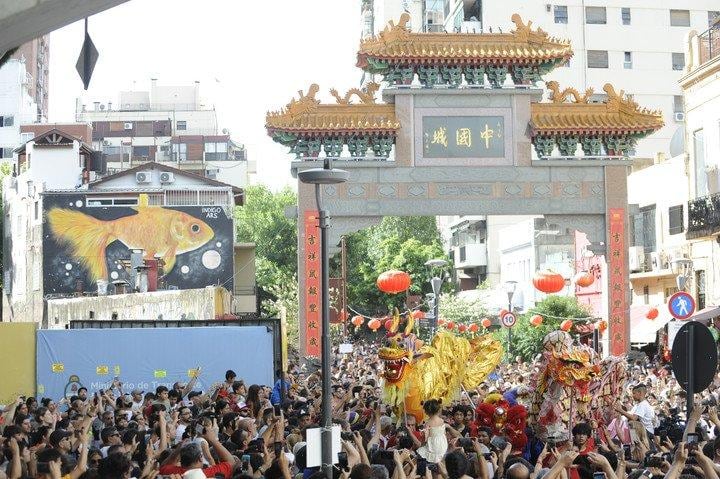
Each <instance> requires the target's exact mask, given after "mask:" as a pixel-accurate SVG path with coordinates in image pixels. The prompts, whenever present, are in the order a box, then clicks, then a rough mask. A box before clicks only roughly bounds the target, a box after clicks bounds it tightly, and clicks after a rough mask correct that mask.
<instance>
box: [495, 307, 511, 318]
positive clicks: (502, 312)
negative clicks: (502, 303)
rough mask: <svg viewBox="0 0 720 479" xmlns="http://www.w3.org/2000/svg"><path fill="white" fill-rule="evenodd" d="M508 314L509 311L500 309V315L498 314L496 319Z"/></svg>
mask: <svg viewBox="0 0 720 479" xmlns="http://www.w3.org/2000/svg"><path fill="white" fill-rule="evenodd" d="M509 312H510V311H508V310H507V309H501V310H500V314H498V317H500V318H502V317H503V316H505V315H506V314H508V313H509Z"/></svg>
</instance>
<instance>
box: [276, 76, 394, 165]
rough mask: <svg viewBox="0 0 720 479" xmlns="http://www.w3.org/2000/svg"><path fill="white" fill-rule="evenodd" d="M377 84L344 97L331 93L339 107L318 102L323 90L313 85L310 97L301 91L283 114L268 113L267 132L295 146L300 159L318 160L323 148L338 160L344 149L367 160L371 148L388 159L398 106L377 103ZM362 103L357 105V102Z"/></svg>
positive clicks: (335, 91) (356, 90) (332, 91)
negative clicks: (316, 158)
mask: <svg viewBox="0 0 720 479" xmlns="http://www.w3.org/2000/svg"><path fill="white" fill-rule="evenodd" d="M378 89H379V85H378V84H376V83H369V84H368V85H367V86H366V88H365V89H363V90H361V89H358V88H352V89H350V90H349V91H348V92H347V93H346V94H345V95H344V96H341V95H340V94H339V93H338V91H337V90H335V89H332V90H330V93H331V94H332V96H334V97H335V100H336V103H321V102H320V100H318V99H316V98H315V95H316V94H317V93H318V92H319V90H320V88H319V87H318V85H317V84H314V83H313V84H312V85H310V88H309V89H308V92H307V94H305V93H303V92H302V91H299V92H298V93H299V97H298V99H293V100H291V101H290V103H288V104H287V105H286V106H285V108H283V109H281V110H280V111H274V112H268V113H267V115H266V117H265V128H266V129H267V132H268V135H270V136H271V137H272V138H273V140H275V141H277V142H279V143H282V144H284V145H287V146H291V148H292V149H293V151H294V152H295V153H296V154H298V156H301V157H303V156H310V157H312V156H317V154H319V152H320V148H321V147H322V148H323V149H324V151H325V152H326V154H330V155H331V156H338V155H339V154H340V152H341V151H342V148H343V145H348V147H349V149H350V153H351V154H352V155H355V156H364V155H365V153H366V150H367V148H371V149H372V150H373V153H374V154H375V155H376V156H379V157H383V158H384V157H386V156H387V155H388V154H389V152H390V149H391V147H392V144H393V143H394V138H395V134H396V133H397V130H398V129H399V128H400V123H399V122H398V121H397V120H396V118H395V106H394V105H388V104H384V103H377V102H376V100H375V94H376V93H377V91H378ZM355 98H356V99H358V100H359V101H360V102H359V103H354V102H353V100H354V99H355Z"/></svg>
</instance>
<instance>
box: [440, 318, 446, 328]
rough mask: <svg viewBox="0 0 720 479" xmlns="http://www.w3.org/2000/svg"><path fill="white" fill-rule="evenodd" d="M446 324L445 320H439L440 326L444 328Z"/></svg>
mask: <svg viewBox="0 0 720 479" xmlns="http://www.w3.org/2000/svg"><path fill="white" fill-rule="evenodd" d="M444 324H445V320H444V319H443V318H440V319H438V326H443V325H444Z"/></svg>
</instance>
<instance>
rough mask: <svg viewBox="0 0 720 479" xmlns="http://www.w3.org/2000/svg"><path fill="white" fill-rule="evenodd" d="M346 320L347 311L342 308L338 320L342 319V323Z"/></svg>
mask: <svg viewBox="0 0 720 479" xmlns="http://www.w3.org/2000/svg"><path fill="white" fill-rule="evenodd" d="M347 320H348V312H347V311H345V310H344V309H343V310H342V311H340V321H342V322H343V323H344V322H345V321H347Z"/></svg>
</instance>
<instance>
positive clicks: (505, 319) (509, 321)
mask: <svg viewBox="0 0 720 479" xmlns="http://www.w3.org/2000/svg"><path fill="white" fill-rule="evenodd" d="M500 321H501V322H502V324H503V326H505V327H506V328H512V327H513V326H515V322H516V321H517V318H516V317H515V315H514V314H513V313H505V314H503V316H502V318H500Z"/></svg>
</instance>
